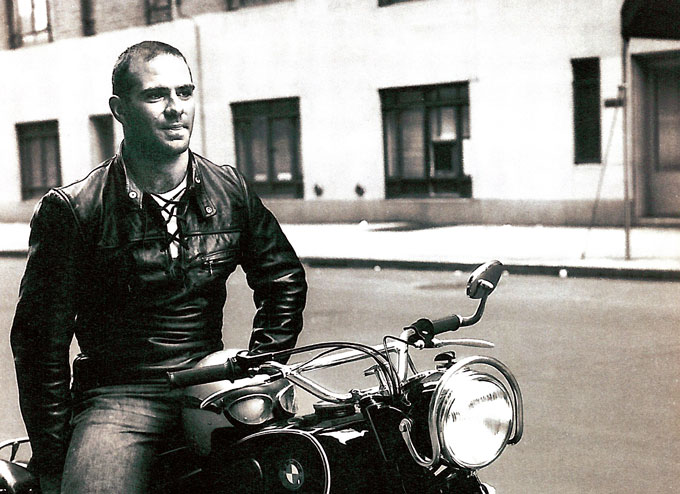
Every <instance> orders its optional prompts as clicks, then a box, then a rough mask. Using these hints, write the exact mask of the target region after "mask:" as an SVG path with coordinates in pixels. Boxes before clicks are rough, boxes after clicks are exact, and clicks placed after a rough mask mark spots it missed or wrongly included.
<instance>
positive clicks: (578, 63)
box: [571, 57, 602, 165]
mask: <svg viewBox="0 0 680 494" xmlns="http://www.w3.org/2000/svg"><path fill="white" fill-rule="evenodd" d="M589 64H590V65H591V66H590V67H588V65H589ZM571 70H572V105H573V129H572V130H573V135H574V164H576V165H582V164H600V163H602V80H601V78H602V71H601V67H600V58H599V57H583V58H573V59H572V60H571Z"/></svg>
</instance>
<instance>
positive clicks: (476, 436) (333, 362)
mask: <svg viewBox="0 0 680 494" xmlns="http://www.w3.org/2000/svg"><path fill="white" fill-rule="evenodd" d="M503 270H504V267H503V265H502V264H501V263H500V262H498V261H491V262H488V263H485V264H483V265H481V266H479V267H478V268H477V269H476V270H475V271H474V272H473V273H472V274H471V275H470V278H469V279H468V282H467V288H466V290H467V295H468V297H469V298H471V299H475V300H478V301H479V302H478V305H477V309H476V311H475V313H474V314H473V315H471V316H468V317H463V316H459V315H456V314H454V315H451V316H448V317H445V318H443V319H438V320H430V319H426V318H422V319H419V320H417V321H416V322H414V323H413V324H410V325H409V326H407V327H405V328H404V329H403V331H402V332H401V334H400V335H399V336H398V337H396V336H389V335H388V336H385V337H384V338H383V341H382V343H381V344H377V345H374V346H369V345H364V344H360V343H353V342H326V343H317V344H311V345H305V346H301V347H298V348H294V349H291V350H285V351H278V352H271V353H265V354H248V353H247V352H245V351H237V350H223V351H220V352H216V353H214V354H212V355H209V356H208V357H206V358H205V359H203V360H202V361H201V362H199V364H198V365H197V366H196V367H195V368H192V369H188V370H183V371H178V372H173V373H168V382H169V384H170V385H171V386H174V387H178V388H183V389H184V410H183V421H184V424H183V425H184V433H185V437H184V438H182V441H181V444H179V445H178V446H177V447H176V448H171V449H170V450H168V451H167V452H165V453H163V454H162V455H161V458H160V460H161V461H160V463H161V464H162V465H163V467H162V469H161V470H162V471H161V474H160V475H158V479H157V480H156V481H155V482H154V484H155V486H156V487H157V488H156V491H157V492H165V493H172V492H178V493H179V492H206V493H226V492H229V493H243V494H246V493H248V494H255V493H272V494H277V493H281V494H284V493H290V492H297V493H299V494H308V493H309V494H343V493H357V492H371V493H372V494H382V493H394V492H401V493H404V494H410V493H419V494H434V493H441V494H445V493H451V494H454V493H455V494H468V493H479V494H491V493H495V489H494V488H493V487H492V486H490V485H488V484H486V483H483V482H482V481H480V480H479V478H478V475H477V474H478V471H479V470H480V469H482V468H484V467H485V466H487V465H489V464H491V463H492V462H493V461H495V460H496V459H497V458H498V457H499V456H500V455H501V454H502V453H503V451H504V450H505V447H506V446H507V445H513V444H517V443H518V442H519V441H520V439H521V438H522V433H523V405H522V395H521V391H520V387H519V385H518V383H517V380H516V378H515V377H514V376H513V374H512V373H511V371H510V370H509V369H508V367H507V366H506V365H505V364H503V363H502V362H501V361H499V360H498V359H495V358H493V357H488V356H470V357H465V358H461V359H458V358H457V357H456V355H455V353H454V352H453V351H450V350H449V351H443V352H441V353H438V354H437V355H436V356H435V357H434V362H435V368H434V369H428V370H423V371H418V370H417V369H416V367H415V364H414V361H413V359H412V358H411V355H410V354H409V352H410V351H413V350H425V349H442V348H444V347H450V346H468V347H479V348H492V347H493V344H492V343H490V342H488V341H485V340H479V339H472V338H459V339H451V340H443V339H439V338H438V336H439V335H441V334H443V333H446V332H449V331H455V330H457V329H459V328H461V327H466V326H471V325H473V324H475V323H477V322H478V321H479V320H480V319H481V317H482V314H483V312H484V309H485V306H486V301H487V298H488V296H489V295H490V294H491V293H492V292H493V291H494V289H495V288H496V286H497V285H498V282H499V280H500V278H501V276H502V273H503ZM304 355H311V356H308V357H306V358H304V359H302V360H299V361H296V362H295V363H290V364H288V363H285V362H288V359H289V358H291V357H292V356H298V357H300V356H304ZM361 360H370V361H372V362H371V363H372V365H371V366H370V367H369V368H368V369H367V370H366V371H365V375H366V376H369V377H371V378H372V379H373V378H374V379H375V381H376V382H375V384H374V385H372V386H370V387H367V388H362V389H351V390H349V391H348V392H345V393H338V392H336V391H333V390H331V389H329V388H327V387H326V386H324V385H323V384H321V383H320V382H318V381H317V380H315V379H313V378H312V377H310V374H312V373H313V371H318V370H321V369H331V368H337V367H339V366H345V365H347V364H349V363H352V362H358V361H361ZM297 388H299V389H301V390H304V391H306V392H308V393H310V394H311V395H313V396H315V397H317V398H319V399H321V400H322V401H320V402H318V403H315V404H314V412H313V413H310V414H306V415H300V414H298V413H297V408H296V389H297ZM27 441H28V440H27V439H25V438H22V439H16V440H11V441H6V442H5V443H2V444H0V454H2V452H3V450H5V452H6V453H9V455H8V459H7V460H0V494H5V493H6V494H19V493H28V492H32V493H37V492H39V487H38V483H37V481H36V479H35V477H33V475H32V474H31V473H30V471H29V470H28V469H27V468H26V467H27V465H26V463H25V462H24V461H21V460H20V459H19V454H18V451H19V450H20V449H21V448H22V447H24V446H26V445H27V444H26V443H27Z"/></svg>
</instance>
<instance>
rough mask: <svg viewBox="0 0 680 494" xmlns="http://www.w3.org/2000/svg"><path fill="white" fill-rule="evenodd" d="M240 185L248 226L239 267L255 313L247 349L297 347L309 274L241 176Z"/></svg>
mask: <svg viewBox="0 0 680 494" xmlns="http://www.w3.org/2000/svg"><path fill="white" fill-rule="evenodd" d="M241 183H242V186H243V188H244V190H245V193H246V203H247V208H248V225H249V226H248V228H247V229H246V231H245V232H244V233H243V234H242V237H241V238H242V242H241V265H242V267H243V270H244V271H245V273H246V279H247V281H248V285H249V286H250V288H252V290H253V300H254V302H255V308H256V313H255V317H254V319H253V332H252V335H251V338H250V345H249V348H250V351H252V352H255V353H262V352H269V351H276V350H284V349H288V348H293V347H294V346H295V342H296V341H297V337H298V335H299V333H300V331H301V330H302V311H303V310H304V308H305V303H306V298H307V282H306V280H305V271H304V268H303V267H302V264H301V263H300V260H299V259H298V257H297V255H296V254H295V251H294V250H293V247H292V246H291V245H290V243H289V242H288V239H287V238H286V236H285V234H284V233H283V231H282V230H281V227H280V225H279V223H278V221H276V218H274V215H273V214H272V213H271V212H270V211H269V210H268V209H267V208H266V207H265V206H264V205H263V204H262V201H261V200H260V198H259V197H258V196H257V195H256V194H255V193H254V192H253V191H252V190H250V188H249V186H248V185H247V184H246V182H245V181H244V180H243V178H242V177H241Z"/></svg>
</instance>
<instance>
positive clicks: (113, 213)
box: [11, 153, 307, 472]
mask: <svg viewBox="0 0 680 494" xmlns="http://www.w3.org/2000/svg"><path fill="white" fill-rule="evenodd" d="M177 211H178V213H177V217H178V226H179V232H180V235H179V243H180V248H179V256H178V257H177V258H175V259H173V257H172V256H171V255H170V253H169V248H168V246H169V244H170V242H171V241H172V240H173V239H172V238H171V237H170V236H169V234H168V233H167V228H166V225H165V222H164V220H163V218H162V215H161V213H160V209H159V206H158V205H157V204H156V202H155V201H154V200H153V198H151V197H149V196H148V195H146V194H143V193H142V192H141V191H140V190H139V189H138V188H136V186H135V184H134V183H133V182H131V181H130V180H129V179H128V178H127V175H126V172H125V166H124V163H123V160H122V157H121V156H120V155H116V156H114V157H113V158H112V159H110V160H109V161H107V162H105V163H103V164H102V165H101V166H100V167H98V168H96V169H95V170H93V171H92V172H91V173H90V174H89V175H88V176H87V177H86V178H85V179H83V180H81V181H79V182H76V183H74V184H71V185H68V186H65V187H60V188H57V189H52V190H51V191H50V192H48V193H47V194H46V195H45V196H44V197H43V198H42V200H41V201H40V203H39V204H38V206H37V207H36V210H35V212H34V215H33V218H32V220H31V235H30V240H29V254H28V261H27V265H26V271H25V273H24V277H23V279H22V281H21V287H20V293H19V301H18V304H17V308H16V313H15V317H14V322H13V326H12V330H11V345H12V350H13V352H14V359H15V366H16V373H17V381H18V386H19V396H20V405H21V411H22V414H23V417H24V421H25V424H26V428H27V431H28V434H29V436H30V439H31V443H32V446H33V452H34V460H35V462H36V464H37V465H36V466H37V469H38V471H43V472H59V471H61V468H62V467H63V460H64V458H65V454H66V450H67V448H68V430H69V428H68V425H69V420H70V418H71V406H70V389H69V385H70V380H71V371H70V365H69V348H70V344H71V341H72V338H73V335H74V334H75V336H76V338H77V339H78V344H79V346H80V350H81V352H82V353H84V354H85V355H86V356H87V357H89V359H90V361H91V362H93V363H94V364H95V365H93V366H90V368H95V369H97V372H98V373H101V374H102V375H103V376H107V375H108V376H115V378H116V379H117V380H118V381H120V382H121V383H122V382H126V383H127V382H130V383H134V382H155V381H157V380H158V379H162V376H164V375H165V372H166V371H169V370H178V369H183V368H188V367H190V366H192V365H193V364H194V363H195V362H197V361H198V360H199V359H201V358H202V357H204V356H205V355H207V354H209V353H212V352H214V351H217V350H220V349H221V348H222V319H223V307H224V303H225V301H226V295H227V293H226V280H227V278H228V276H229V275H230V274H231V273H232V272H233V271H234V269H235V268H236V266H237V265H238V264H240V265H241V266H242V268H243V270H244V272H245V273H246V279H247V282H248V284H249V286H250V287H251V288H252V289H253V298H254V301H255V306H256V314H255V317H254V320H253V332H252V335H251V339H250V345H249V347H250V350H251V351H254V352H262V351H270V350H278V349H285V348H291V347H293V346H294V345H295V342H296V340H297V336H298V334H299V332H300V330H301V329H302V311H303V308H304V306H305V299H306V291H307V285H306V281H305V275H304V270H303V268H302V265H301V264H300V261H299V260H298V258H297V256H296V255H295V252H294V251H293V248H292V247H291V245H290V244H289V242H288V240H287V239H286V237H285V236H284V234H283V232H282V231H281V228H280V226H279V224H278V222H277V221H276V219H275V218H274V216H273V215H272V214H271V213H270V212H269V210H267V209H266V208H265V207H264V206H263V205H262V202H261V201H260V199H259V198H258V197H257V196H256V195H255V194H254V193H253V192H252V191H251V190H250V188H249V186H248V185H247V183H246V182H245V180H244V179H243V177H242V176H241V175H240V174H239V173H238V172H237V171H236V170H235V169H234V168H232V167H230V166H217V165H215V164H213V163H211V162H210V161H208V160H207V159H205V158H202V157H200V156H198V155H196V154H193V153H191V154H190V160H189V170H188V179H187V190H186V192H185V194H184V196H183V198H182V200H181V202H180V204H179V206H178V210H177Z"/></svg>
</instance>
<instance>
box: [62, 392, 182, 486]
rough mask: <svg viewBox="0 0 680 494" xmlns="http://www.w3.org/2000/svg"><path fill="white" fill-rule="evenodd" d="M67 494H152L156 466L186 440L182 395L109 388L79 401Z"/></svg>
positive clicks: (66, 470) (65, 481) (64, 481)
mask: <svg viewBox="0 0 680 494" xmlns="http://www.w3.org/2000/svg"><path fill="white" fill-rule="evenodd" d="M74 408H75V413H74V417H73V422H72V426H73V427H72V436H71V443H70V446H69V450H68V454H67V456H66V463H65V466H64V474H63V479H62V493H64V494H66V493H68V494H85V493H87V494H108V493H111V494H113V493H115V494H120V493H123V492H124V493H126V494H137V493H139V494H142V493H147V492H148V491H149V490H150V487H151V486H152V476H153V471H154V468H155V461H156V458H157V455H158V453H159V452H161V451H163V450H164V449H166V448H167V445H168V443H169V442H172V440H173V439H174V438H176V437H177V436H178V435H181V433H182V432H181V431H182V429H181V410H182V391H181V390H169V389H168V388H167V386H165V385H162V384H135V385H116V386H103V387H99V388H94V389H90V390H87V391H85V392H83V393H82V397H81V398H80V399H76V402H75V407H74Z"/></svg>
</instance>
